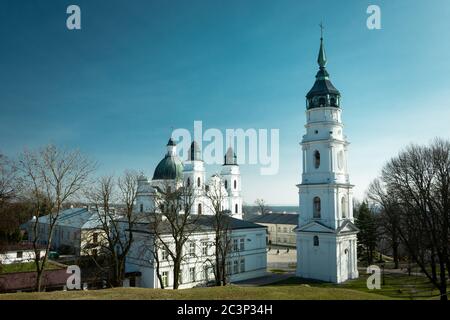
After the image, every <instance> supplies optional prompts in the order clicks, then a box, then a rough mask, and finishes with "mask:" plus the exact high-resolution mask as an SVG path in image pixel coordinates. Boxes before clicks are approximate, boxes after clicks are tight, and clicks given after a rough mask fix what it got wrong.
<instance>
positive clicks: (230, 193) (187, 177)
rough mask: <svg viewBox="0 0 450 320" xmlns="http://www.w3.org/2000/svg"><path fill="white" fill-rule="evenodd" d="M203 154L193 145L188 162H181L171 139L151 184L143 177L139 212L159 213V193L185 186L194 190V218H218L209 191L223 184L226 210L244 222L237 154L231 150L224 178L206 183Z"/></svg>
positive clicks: (224, 170)
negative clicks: (203, 216)
mask: <svg viewBox="0 0 450 320" xmlns="http://www.w3.org/2000/svg"><path fill="white" fill-rule="evenodd" d="M201 154H202V153H201V150H200V149H199V147H198V144H197V143H196V142H195V141H193V142H192V144H191V147H190V149H189V152H188V159H187V160H186V161H184V162H183V161H181V159H180V158H179V157H178V155H177V150H176V143H175V141H174V140H173V139H170V140H169V142H168V143H167V152H166V154H165V156H164V158H163V159H162V160H161V161H160V162H159V163H158V165H157V166H156V169H155V171H154V173H153V178H152V179H151V180H149V179H148V178H147V177H145V176H144V175H141V176H140V177H139V181H138V194H137V197H136V208H137V209H138V211H139V212H141V213H142V212H154V211H155V210H158V206H157V197H156V192H157V189H158V188H161V189H164V188H167V187H168V186H170V187H172V188H175V189H176V188H177V187H180V186H181V185H185V186H188V187H192V188H193V192H194V193H195V203H194V204H193V207H192V212H191V213H192V214H204V215H211V214H214V212H213V210H212V205H211V204H210V203H209V201H208V200H209V199H208V198H207V197H206V194H205V192H206V188H208V187H209V186H210V185H211V184H213V185H214V186H215V184H216V183H218V181H219V180H220V181H222V182H220V183H223V190H222V193H221V194H222V195H223V198H224V200H223V204H222V207H223V210H229V212H230V215H231V216H232V217H233V218H237V219H242V196H241V173H240V170H239V165H238V164H237V157H236V154H235V153H234V152H233V149H232V148H231V147H229V148H228V150H227V152H226V154H225V157H224V163H223V166H222V170H221V172H220V174H214V175H212V176H211V177H210V179H209V180H207V179H206V170H205V164H204V162H203V160H202V156H201Z"/></svg>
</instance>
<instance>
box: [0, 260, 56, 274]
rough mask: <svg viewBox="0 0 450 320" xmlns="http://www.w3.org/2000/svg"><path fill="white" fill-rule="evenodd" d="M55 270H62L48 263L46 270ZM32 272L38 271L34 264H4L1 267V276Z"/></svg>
mask: <svg viewBox="0 0 450 320" xmlns="http://www.w3.org/2000/svg"><path fill="white" fill-rule="evenodd" d="M55 269H61V267H60V266H58V265H56V264H54V263H51V262H47V265H46V266H45V270H55ZM31 271H36V265H35V263H34V262H24V263H11V264H3V265H1V266H0V274H5V273H14V272H31Z"/></svg>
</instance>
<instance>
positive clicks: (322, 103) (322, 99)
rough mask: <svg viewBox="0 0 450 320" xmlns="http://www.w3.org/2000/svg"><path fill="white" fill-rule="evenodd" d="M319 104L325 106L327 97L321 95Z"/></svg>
mask: <svg viewBox="0 0 450 320" xmlns="http://www.w3.org/2000/svg"><path fill="white" fill-rule="evenodd" d="M319 105H320V106H321V107H323V106H324V105H325V98H324V97H321V98H320V99H319Z"/></svg>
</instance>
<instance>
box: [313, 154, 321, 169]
mask: <svg viewBox="0 0 450 320" xmlns="http://www.w3.org/2000/svg"><path fill="white" fill-rule="evenodd" d="M319 167H320V152H319V151H317V150H316V151H314V168H316V169H318V168H319Z"/></svg>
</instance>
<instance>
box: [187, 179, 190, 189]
mask: <svg viewBox="0 0 450 320" xmlns="http://www.w3.org/2000/svg"><path fill="white" fill-rule="evenodd" d="M187 186H188V187H190V186H191V178H187Z"/></svg>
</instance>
